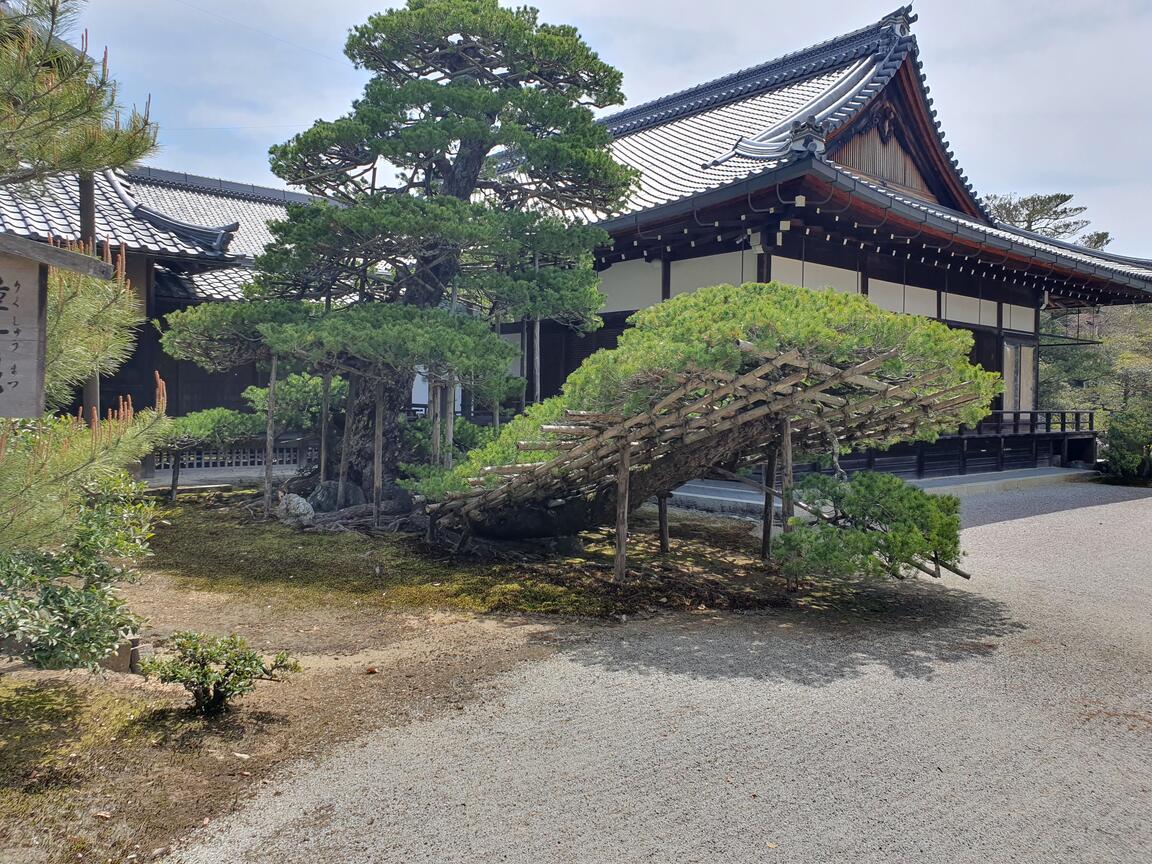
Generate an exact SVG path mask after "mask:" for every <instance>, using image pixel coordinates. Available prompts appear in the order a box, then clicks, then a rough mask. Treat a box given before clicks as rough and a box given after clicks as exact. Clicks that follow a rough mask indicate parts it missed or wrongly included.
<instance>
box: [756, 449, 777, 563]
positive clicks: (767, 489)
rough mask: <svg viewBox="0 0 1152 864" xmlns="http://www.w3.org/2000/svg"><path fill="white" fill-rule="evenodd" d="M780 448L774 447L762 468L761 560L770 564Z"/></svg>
mask: <svg viewBox="0 0 1152 864" xmlns="http://www.w3.org/2000/svg"><path fill="white" fill-rule="evenodd" d="M778 452H779V448H778V447H773V448H772V449H771V450H770V451H769V454H768V461H767V462H765V463H764V464H763V465H762V466H761V469H760V470H761V472H762V473H761V477H762V479H763V484H764V519H763V522H764V526H763V530H762V531H761V534H760V558H761V560H763V561H765V562H768V561H771V560H772V523H773V522H775V521H776V512H775V511H776V501H775V498H776V496H775V495H774V494H773V492H772V490H773V489H775V488H776V460H777V453H778Z"/></svg>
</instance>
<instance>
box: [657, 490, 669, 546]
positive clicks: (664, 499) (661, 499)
mask: <svg viewBox="0 0 1152 864" xmlns="http://www.w3.org/2000/svg"><path fill="white" fill-rule="evenodd" d="M656 512H657V514H658V515H659V522H660V554H661V555H667V554H668V549H669V546H670V544H669V542H668V496H667V495H657V496H656Z"/></svg>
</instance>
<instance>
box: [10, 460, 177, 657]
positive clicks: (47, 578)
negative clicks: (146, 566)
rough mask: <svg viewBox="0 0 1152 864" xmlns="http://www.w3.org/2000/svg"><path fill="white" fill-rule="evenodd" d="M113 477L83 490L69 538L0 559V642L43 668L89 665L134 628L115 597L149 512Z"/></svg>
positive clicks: (144, 534)
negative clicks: (83, 493) (57, 543)
mask: <svg viewBox="0 0 1152 864" xmlns="http://www.w3.org/2000/svg"><path fill="white" fill-rule="evenodd" d="M143 491H144V487H143V486H142V485H140V484H138V483H134V482H132V480H131V478H129V477H128V475H127V474H124V473H119V474H115V475H112V476H110V477H107V478H105V479H102V480H99V481H97V482H94V483H92V484H90V485H89V486H88V487H86V493H85V497H84V500H83V503H82V504H81V507H80V511H79V515H78V518H77V521H76V524H75V527H74V529H73V532H72V536H71V537H70V538H69V539H68V540H67V541H66V542H65V543H64V544H63V545H61V546H59V547H57V548H54V549H43V550H40V549H29V550H15V551H8V552H0V642H5V643H6V646H5V651H6V652H7V653H10V654H14V655H17V656H19V657H21V658H22V659H24V660H27V661H28V662H30V663H34V664H36V665H38V666H42V667H47V668H55V669H61V668H75V667H78V666H95V664H96V663H97V662H99V661H100V660H102V659H104V658H105V657H107V656H108V655H109V654H111V653H112V652H113V651H115V650H116V646H117V645H118V644H119V643H120V642H121V640H123V639H124V637H125V636H127V635H128V634H129V633H130V632H131V631H132V630H133V629H134V627H135V625H136V618H135V617H134V616H133V615H132V614H131V613H130V612H129V611H128V609H127V606H126V605H125V603H124V601H123V600H121V599H120V597H119V596H118V594H117V593H116V591H117V587H118V586H119V585H120V584H121V583H123V582H125V581H128V580H130V579H131V578H132V575H133V574H132V571H131V570H130V568H129V564H130V562H131V561H132V560H133V559H135V558H138V557H140V556H142V555H144V554H146V553H147V551H148V539H149V537H151V526H152V518H153V513H154V510H153V505H152V504H151V503H149V502H147V501H146V500H145V499H144V497H143Z"/></svg>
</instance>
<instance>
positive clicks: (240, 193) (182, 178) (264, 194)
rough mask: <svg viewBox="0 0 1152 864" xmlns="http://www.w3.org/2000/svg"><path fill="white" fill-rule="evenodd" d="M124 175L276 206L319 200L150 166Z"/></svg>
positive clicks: (302, 194) (304, 194) (288, 191)
mask: <svg viewBox="0 0 1152 864" xmlns="http://www.w3.org/2000/svg"><path fill="white" fill-rule="evenodd" d="M124 173H125V175H126V176H127V177H128V178H129V179H130V180H133V181H138V182H143V183H155V184H158V185H164V186H178V187H180V188H184V189H194V190H196V191H198V192H212V193H215V194H218V195H229V196H232V197H235V198H249V199H255V200H258V201H270V202H273V203H277V204H284V203H295V204H307V203H309V202H311V201H316V200H319V199H317V198H316V197H315V196H313V195H308V194H306V193H304V192H294V191H292V190H291V189H277V188H275V187H272V186H258V185H256V184H255V183H241V182H238V181H235V180H225V179H223V178H221V177H207V176H204V175H202V174H188V173H186V172H183V171H170V170H168V169H166V168H154V167H152V166H149V165H138V166H136V167H134V168H128V169H125V171H124Z"/></svg>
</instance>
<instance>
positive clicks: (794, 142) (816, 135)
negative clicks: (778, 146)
mask: <svg viewBox="0 0 1152 864" xmlns="http://www.w3.org/2000/svg"><path fill="white" fill-rule="evenodd" d="M827 140H828V124H827V123H825V121H823V120H817V119H816V115H815V114H809V115H808V117H807V118H806V119H804V120H795V121H793V123H792V130H791V132H789V135H788V149H789V150H790V151H791V152H792V153H793V154H796V155H801V154H803V155H808V154H811V155H813V156H819V155H820V154H821V153H823V152H824V145H825V143H826V142H827Z"/></svg>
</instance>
